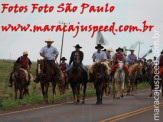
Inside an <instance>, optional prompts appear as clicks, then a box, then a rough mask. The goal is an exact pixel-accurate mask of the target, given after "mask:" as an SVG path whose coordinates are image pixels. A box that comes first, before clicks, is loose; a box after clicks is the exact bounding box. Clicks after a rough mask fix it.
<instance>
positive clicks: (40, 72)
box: [36, 60, 65, 103]
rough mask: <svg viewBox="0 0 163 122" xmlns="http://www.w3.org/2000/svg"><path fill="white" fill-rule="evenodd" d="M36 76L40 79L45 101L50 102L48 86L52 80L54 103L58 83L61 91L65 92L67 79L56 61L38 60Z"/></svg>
mask: <svg viewBox="0 0 163 122" xmlns="http://www.w3.org/2000/svg"><path fill="white" fill-rule="evenodd" d="M36 77H37V79H38V80H39V81H40V84H41V89H42V94H43V97H44V102H45V103H48V88H49V84H50V82H51V84H52V87H53V90H52V91H53V92H52V93H53V97H52V103H53V102H54V94H55V88H56V85H57V83H58V86H59V91H60V93H61V94H64V91H65V81H64V77H63V74H62V71H61V70H60V69H59V68H58V66H57V65H56V64H55V62H54V61H51V62H50V61H48V60H37V69H36Z"/></svg>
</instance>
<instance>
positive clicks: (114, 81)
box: [113, 79, 115, 99]
mask: <svg viewBox="0 0 163 122" xmlns="http://www.w3.org/2000/svg"><path fill="white" fill-rule="evenodd" d="M113 99H115V79H114V80H113Z"/></svg>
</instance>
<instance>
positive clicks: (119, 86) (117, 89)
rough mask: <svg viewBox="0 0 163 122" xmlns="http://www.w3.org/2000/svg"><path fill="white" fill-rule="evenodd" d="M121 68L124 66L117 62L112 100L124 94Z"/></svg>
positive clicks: (123, 75)
mask: <svg viewBox="0 0 163 122" xmlns="http://www.w3.org/2000/svg"><path fill="white" fill-rule="evenodd" d="M123 66H124V63H123V61H118V67H117V69H116V71H115V74H114V78H113V91H114V98H117V99H120V97H123V92H124V82H125V70H124V69H123ZM120 94H121V96H120Z"/></svg>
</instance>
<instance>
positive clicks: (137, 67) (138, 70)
mask: <svg viewBox="0 0 163 122" xmlns="http://www.w3.org/2000/svg"><path fill="white" fill-rule="evenodd" d="M142 69H143V65H142V63H141V62H139V63H135V64H133V65H131V66H130V67H129V71H130V72H129V79H130V83H129V85H128V86H127V87H128V93H129V95H133V93H132V92H133V91H134V85H135V82H136V78H137V77H138V76H139V77H141V76H142V75H143V73H142Z"/></svg>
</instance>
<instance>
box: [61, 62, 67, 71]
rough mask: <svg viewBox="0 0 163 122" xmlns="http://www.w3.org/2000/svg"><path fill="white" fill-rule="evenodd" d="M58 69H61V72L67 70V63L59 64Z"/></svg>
mask: <svg viewBox="0 0 163 122" xmlns="http://www.w3.org/2000/svg"><path fill="white" fill-rule="evenodd" d="M59 67H60V68H61V70H62V71H65V70H66V69H68V64H67V63H61V64H60V65H59Z"/></svg>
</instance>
